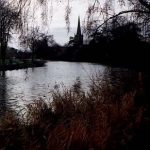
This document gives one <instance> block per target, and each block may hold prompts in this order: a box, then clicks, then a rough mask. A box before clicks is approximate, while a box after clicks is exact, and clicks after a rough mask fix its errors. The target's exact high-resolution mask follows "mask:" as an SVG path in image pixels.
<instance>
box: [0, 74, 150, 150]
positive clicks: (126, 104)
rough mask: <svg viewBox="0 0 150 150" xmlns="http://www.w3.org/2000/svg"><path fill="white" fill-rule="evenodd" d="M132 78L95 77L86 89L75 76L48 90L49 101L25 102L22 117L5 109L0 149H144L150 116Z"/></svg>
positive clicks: (139, 84)
mask: <svg viewBox="0 0 150 150" xmlns="http://www.w3.org/2000/svg"><path fill="white" fill-rule="evenodd" d="M134 80H135V82H133V81H131V82H132V83H134V84H131V83H130V82H125V83H124V84H123V83H121V84H122V85H121V86H118V85H117V86H112V85H111V83H109V81H103V82H102V81H101V80H100V78H98V77H96V78H95V79H93V80H92V81H91V84H90V85H89V87H90V91H89V92H88V93H87V94H86V93H85V92H84V91H83V90H82V89H81V85H80V82H77V83H75V84H74V85H73V86H72V87H71V88H70V89H64V91H63V92H60V91H59V90H58V89H56V90H54V91H52V92H51V95H52V98H53V101H52V102H50V103H46V102H45V101H44V100H39V101H35V102H33V103H32V104H29V105H27V107H26V108H25V110H27V112H26V114H25V115H22V116H21V117H18V115H17V114H16V113H12V112H7V113H6V114H5V115H4V116H3V117H2V119H1V123H0V149H22V150H26V149H30V150H40V149H43V150H50V149H52V150H60V148H61V149H62V150H83V149H84V150H89V149H92V150H99V149H103V150H122V149H129V150H130V149H145V147H146V146H147V145H146V144H147V143H148V141H147V137H144V135H143V134H145V133H147V132H148V133H149V128H146V129H145V127H149V125H150V122H149V120H150V118H149V117H148V115H147V113H145V112H146V111H147V110H146V107H145V105H143V104H142V103H140V102H142V101H143V97H142V95H143V92H142V90H143V87H142V84H141V83H139V82H138V79H137V78H134ZM126 85H127V87H126ZM125 87H126V88H125ZM138 102H139V103H138ZM23 118H24V119H23ZM140 133H142V135H141V134H140ZM148 144H149V143H148Z"/></svg>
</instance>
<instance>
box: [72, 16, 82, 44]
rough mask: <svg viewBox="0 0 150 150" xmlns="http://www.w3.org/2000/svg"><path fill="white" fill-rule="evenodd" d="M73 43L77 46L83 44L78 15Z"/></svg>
mask: <svg viewBox="0 0 150 150" xmlns="http://www.w3.org/2000/svg"><path fill="white" fill-rule="evenodd" d="M74 44H75V45H77V46H80V45H83V35H82V33H81V25H80V17H78V26H77V33H76V35H75V37H74Z"/></svg>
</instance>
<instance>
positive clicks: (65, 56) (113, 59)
mask: <svg viewBox="0 0 150 150" xmlns="http://www.w3.org/2000/svg"><path fill="white" fill-rule="evenodd" d="M143 34H144V33H143V31H142V29H141V26H140V25H138V24H136V23H135V22H131V21H127V20H126V19H125V18H123V17H117V18H114V19H112V20H110V21H109V22H107V23H105V24H104V25H103V27H102V28H101V30H99V31H98V32H95V33H93V34H92V35H91V37H90V39H91V40H90V41H89V44H86V45H73V44H72V45H71V46H70V45H69V44H68V45H67V44H66V45H65V46H59V45H58V44H56V43H55V44H52V45H51V46H48V40H46V38H43V39H42V40H41V41H39V42H38V43H37V45H36V48H35V56H36V57H37V58H42V59H48V60H67V61H86V62H98V63H107V64H112V65H113V64H114V65H125V66H131V67H144V66H145V67H147V65H148V59H149V54H148V53H149V49H150V43H149V41H148V38H146V37H144V35H143Z"/></svg>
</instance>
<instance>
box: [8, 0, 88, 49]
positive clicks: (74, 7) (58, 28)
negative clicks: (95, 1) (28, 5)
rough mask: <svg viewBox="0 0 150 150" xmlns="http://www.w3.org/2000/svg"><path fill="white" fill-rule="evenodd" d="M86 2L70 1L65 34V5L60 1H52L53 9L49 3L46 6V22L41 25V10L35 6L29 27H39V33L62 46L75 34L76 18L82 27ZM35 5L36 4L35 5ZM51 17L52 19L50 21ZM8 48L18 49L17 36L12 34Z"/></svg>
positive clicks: (79, 0)
mask: <svg viewBox="0 0 150 150" xmlns="http://www.w3.org/2000/svg"><path fill="white" fill-rule="evenodd" d="M88 4H89V3H88V0H82V1H81V0H74V1H72V0H71V1H70V7H71V14H70V32H69V33H68V32H67V28H66V23H65V17H64V16H65V8H66V3H63V4H62V2H61V0H60V1H57V2H56V1H53V5H52V6H53V7H51V4H50V2H49V4H48V6H46V7H45V8H44V6H43V8H44V9H47V14H48V15H47V22H46V24H44V23H43V21H42V19H41V17H40V16H41V8H40V6H36V8H35V13H34V21H33V20H32V19H31V18H32V17H33V13H32V12H31V14H30V17H29V18H30V19H28V21H29V22H30V24H31V26H32V25H33V24H34V26H40V28H41V31H42V32H43V31H44V32H48V33H49V34H53V35H54V39H55V41H56V42H57V43H59V44H61V45H63V44H65V43H66V42H68V40H69V37H70V36H74V34H75V33H76V28H77V22H78V16H80V20H81V25H83V21H84V18H85V15H86V11H87V8H88ZM35 5H36V4H35ZM51 16H52V19H51ZM9 46H12V47H15V48H20V44H19V42H18V35H17V34H13V37H12V39H11V41H10V42H9Z"/></svg>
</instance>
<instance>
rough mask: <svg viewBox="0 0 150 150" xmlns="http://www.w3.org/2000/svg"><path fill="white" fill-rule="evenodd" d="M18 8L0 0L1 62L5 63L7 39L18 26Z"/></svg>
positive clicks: (19, 22) (19, 17) (19, 20)
mask: <svg viewBox="0 0 150 150" xmlns="http://www.w3.org/2000/svg"><path fill="white" fill-rule="evenodd" d="M20 15H21V14H20V12H18V9H16V8H15V7H12V6H11V4H10V3H9V2H8V3H7V2H6V1H4V0H0V55H1V59H2V64H3V65H5V57H6V50H7V44H8V40H9V38H10V36H11V31H12V30H13V29H17V28H20V26H21V16H20Z"/></svg>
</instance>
